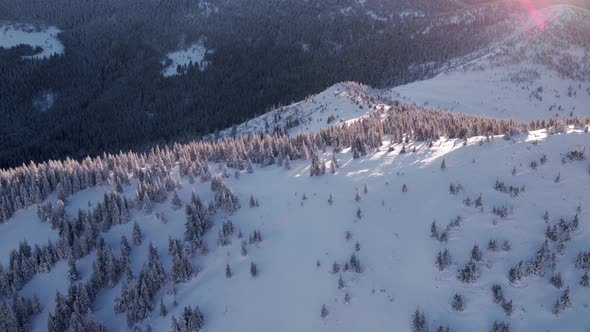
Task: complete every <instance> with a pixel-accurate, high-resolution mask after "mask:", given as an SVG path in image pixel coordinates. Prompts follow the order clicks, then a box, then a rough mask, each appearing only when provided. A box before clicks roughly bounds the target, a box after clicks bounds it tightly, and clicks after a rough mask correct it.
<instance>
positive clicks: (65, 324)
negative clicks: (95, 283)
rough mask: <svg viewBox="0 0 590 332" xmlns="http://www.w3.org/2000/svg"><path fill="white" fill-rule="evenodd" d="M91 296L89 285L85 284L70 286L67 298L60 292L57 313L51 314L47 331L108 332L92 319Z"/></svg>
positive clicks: (57, 297)
mask: <svg viewBox="0 0 590 332" xmlns="http://www.w3.org/2000/svg"><path fill="white" fill-rule="evenodd" d="M91 294H92V291H91V290H89V289H88V285H85V284H83V283H79V284H74V283H72V284H70V287H69V288H68V295H67V296H63V295H62V294H61V293H60V292H59V291H58V292H57V293H56V295H55V313H54V314H51V313H50V314H49V316H48V318H47V331H50V332H59V331H66V330H69V331H76V332H83V331H91V332H106V331H107V329H106V327H105V326H104V325H102V324H101V323H97V322H96V321H95V320H94V318H93V317H92V314H91V313H92V309H91V306H92V299H93V297H92V295H91Z"/></svg>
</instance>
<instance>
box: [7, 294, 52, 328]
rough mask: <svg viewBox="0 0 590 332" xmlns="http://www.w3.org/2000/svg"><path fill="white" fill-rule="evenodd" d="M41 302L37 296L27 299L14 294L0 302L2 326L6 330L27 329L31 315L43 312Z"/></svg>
mask: <svg viewBox="0 0 590 332" xmlns="http://www.w3.org/2000/svg"><path fill="white" fill-rule="evenodd" d="M41 309H42V308H41V304H40V302H39V298H37V297H36V296H35V297H33V298H32V299H25V298H24V297H19V296H17V295H14V296H13V297H12V298H8V299H4V301H2V304H0V328H2V329H3V330H4V331H26V330H28V329H29V326H28V322H29V317H31V316H34V315H37V314H39V313H41Z"/></svg>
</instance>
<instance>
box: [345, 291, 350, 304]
mask: <svg viewBox="0 0 590 332" xmlns="http://www.w3.org/2000/svg"><path fill="white" fill-rule="evenodd" d="M344 303H350V295H349V294H348V293H346V294H344Z"/></svg>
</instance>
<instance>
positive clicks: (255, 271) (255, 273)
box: [250, 262, 258, 278]
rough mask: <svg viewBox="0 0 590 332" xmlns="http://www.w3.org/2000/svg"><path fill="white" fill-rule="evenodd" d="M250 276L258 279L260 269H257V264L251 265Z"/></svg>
mask: <svg viewBox="0 0 590 332" xmlns="http://www.w3.org/2000/svg"><path fill="white" fill-rule="evenodd" d="M250 275H252V277H253V278H256V277H257V276H258V268H257V267H256V263H254V262H251V263H250Z"/></svg>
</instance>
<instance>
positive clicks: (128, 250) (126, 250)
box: [120, 235, 131, 258]
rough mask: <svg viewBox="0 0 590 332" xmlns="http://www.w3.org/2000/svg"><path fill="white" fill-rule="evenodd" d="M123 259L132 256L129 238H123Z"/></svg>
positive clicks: (123, 236)
mask: <svg viewBox="0 0 590 332" xmlns="http://www.w3.org/2000/svg"><path fill="white" fill-rule="evenodd" d="M120 247H121V257H123V258H126V257H129V254H131V246H130V245H129V241H128V240H127V236H125V235H122V236H121V245H120Z"/></svg>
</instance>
